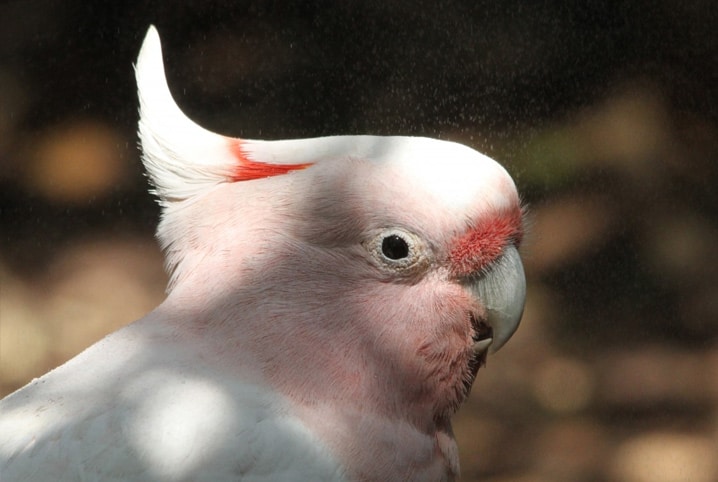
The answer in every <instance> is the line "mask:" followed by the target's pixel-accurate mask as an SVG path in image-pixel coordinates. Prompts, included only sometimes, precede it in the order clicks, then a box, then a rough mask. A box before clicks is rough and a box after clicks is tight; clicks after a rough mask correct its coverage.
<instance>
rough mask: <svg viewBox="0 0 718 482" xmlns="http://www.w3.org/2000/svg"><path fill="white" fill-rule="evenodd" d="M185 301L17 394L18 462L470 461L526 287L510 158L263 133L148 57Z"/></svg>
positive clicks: (355, 465) (279, 468) (96, 475)
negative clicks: (184, 87)
mask: <svg viewBox="0 0 718 482" xmlns="http://www.w3.org/2000/svg"><path fill="white" fill-rule="evenodd" d="M136 75H137V84H138V90H139V99H140V117H141V118H140V122H139V135H140V139H141V144H142V150H143V161H144V165H145V168H146V170H147V173H148V175H149V177H150V179H151V181H152V183H153V185H154V190H155V192H156V194H157V195H158V197H159V200H160V203H161V205H162V218H161V221H160V224H159V227H158V231H157V235H158V238H159V241H160V243H161V245H162V247H163V249H164V251H165V254H166V266H167V269H168V271H169V273H170V282H169V285H168V289H167V298H166V300H165V301H164V302H163V303H162V304H161V305H160V306H159V307H158V308H156V309H155V310H154V311H152V312H151V313H149V314H148V315H146V316H145V317H144V318H142V319H140V320H138V321H136V322H134V323H132V324H130V325H128V326H127V327H125V328H123V329H121V330H119V331H117V332H115V333H112V334H110V335H109V336H107V337H106V338H104V339H103V340H101V341H100V342H98V343H96V344H95V345H93V346H91V347H90V348H88V349H87V350H85V351H84V352H82V353H81V354H79V355H78V356H77V357H75V358H74V359H72V360H70V361H69V362H67V363H65V364H64V365H62V366H60V367H58V368H56V369H54V370H52V371H51V372H49V373H48V374H46V375H44V376H42V377H40V378H38V379H35V380H33V381H32V382H31V383H30V384H29V385H27V386H25V387H24V388H21V389H20V390H18V391H16V392H15V393H13V394H11V395H10V396H8V397H7V398H5V399H4V400H3V401H2V402H1V403H0V478H1V479H2V480H3V481H5V482H10V481H19V480H23V481H29V480H32V481H50V480H52V481H70V480H73V481H75V480H82V481H89V480H103V481H106V480H163V481H180V480H192V481H198V480H202V481H223V480H232V481H237V480H242V481H256V482H261V481H275V480H287V481H297V480H311V481H339V480H347V481H349V480H362V481H369V480H381V481H387V480H391V481H394V480H412V481H446V480H453V479H454V478H455V477H456V476H457V474H458V472H459V464H458V454H457V447H456V443H455V441H454V438H453V435H452V429H451V422H450V419H451V416H452V414H453V413H454V412H455V411H456V409H457V407H458V406H459V405H460V404H461V403H462V401H463V400H464V399H465V398H466V397H467V395H468V393H469V390H470V388H471V385H472V382H473V381H474V378H475V376H476V372H477V370H478V368H479V366H480V365H482V364H483V362H484V361H485V358H486V356H487V353H490V352H493V351H495V350H497V349H498V348H499V347H501V345H503V344H504V343H505V342H506V341H507V339H508V338H509V337H510V336H511V335H512V333H513V332H514V330H515V329H516V328H517V326H518V323H519V320H520V318H521V315H522V311H523V307H524V299H525V277H524V273H523V268H522V265H521V260H520V257H519V253H518V246H519V244H520V242H521V237H522V208H521V203H520V200H519V196H518V194H517V191H516V187H515V185H514V183H513V181H512V179H511V177H510V176H509V175H508V174H507V172H506V171H505V170H504V169H503V168H502V167H501V166H500V165H499V164H498V163H496V162H495V161H493V160H491V159H490V158H488V157H486V156H484V155H482V154H479V153H478V152H476V151H474V150H472V149H470V148H469V147H466V146H463V145H460V144H456V143H452V142H447V141H441V140H434V139H427V138H420V137H378V136H337V137H322V138H316V139H300V140H280V141H256V140H246V139H236V138H229V137H225V136H222V135H219V134H215V133H213V132H210V131H208V130H205V129H203V128H202V127H200V126H198V125H196V124H195V123H194V122H192V121H191V120H190V119H188V118H187V117H186V116H185V115H184V114H183V113H182V112H181V111H180V109H179V108H178V107H177V105H176V104H175V102H174V101H173V99H172V96H171V94H170V91H169V89H168V86H167V82H166V79H165V74H164V68H163V61H162V51H161V46H160V40H159V36H158V34H157V32H156V30H155V29H154V28H153V27H151V28H150V30H149V32H148V34H147V37H146V38H145V41H144V44H143V46H142V49H141V51H140V55H139V58H138V60H137V65H136Z"/></svg>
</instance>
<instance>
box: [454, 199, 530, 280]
mask: <svg viewBox="0 0 718 482" xmlns="http://www.w3.org/2000/svg"><path fill="white" fill-rule="evenodd" d="M521 221H522V213H521V208H520V207H518V206H517V207H515V208H513V209H507V210H502V211H499V212H498V213H495V214H493V215H492V216H489V217H485V218H483V219H481V220H480V221H479V222H478V223H477V224H476V226H474V227H473V228H472V229H470V230H469V231H468V232H466V233H464V234H462V235H461V236H459V237H458V238H457V239H456V241H455V242H454V247H453V248H452V249H451V252H450V253H449V263H450V266H451V272H452V274H453V275H454V276H457V277H461V276H470V275H472V274H476V273H480V272H481V271H482V270H483V269H485V268H486V267H487V266H488V265H489V264H490V263H491V262H492V261H494V260H495V259H496V258H498V257H499V256H500V255H501V253H502V252H503V250H504V248H505V247H506V246H507V245H509V244H514V245H515V246H518V245H519V244H520V243H521V238H522V237H523V228H522V223H521Z"/></svg>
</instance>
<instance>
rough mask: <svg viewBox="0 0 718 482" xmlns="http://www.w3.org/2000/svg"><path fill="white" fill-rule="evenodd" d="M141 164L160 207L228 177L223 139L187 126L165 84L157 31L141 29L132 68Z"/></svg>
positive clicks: (229, 167) (229, 166) (229, 169)
mask: <svg viewBox="0 0 718 482" xmlns="http://www.w3.org/2000/svg"><path fill="white" fill-rule="evenodd" d="M135 74H136V78H137V89H138V95H139V100H140V122H139V134H140V141H141V143H142V151H143V157H142V160H143V162H144V165H145V169H146V170H147V174H148V175H149V177H150V179H151V180H152V183H153V184H154V186H155V192H156V193H157V194H158V195H159V197H160V200H161V203H162V204H163V205H166V204H167V203H169V202H171V201H176V200H182V199H186V198H188V197H191V196H193V195H195V194H198V193H199V192H202V191H204V190H205V189H207V188H208V187H210V186H213V185H216V184H218V183H220V182H224V181H227V180H229V179H230V177H231V174H232V168H233V166H234V165H235V164H236V159H235V158H234V156H233V155H232V153H231V152H230V151H229V149H228V142H229V140H228V139H227V138H225V137H224V136H221V135H219V134H215V133H213V132H210V131H208V130H207V129H204V128H202V127H200V126H199V125H197V124H195V123H194V122H192V121H191V120H190V119H189V118H188V117H187V116H186V115H185V114H184V113H183V112H182V111H181V110H180V108H179V107H178V106H177V104H176V103H175V101H174V99H173V98H172V94H171V93H170V91H169V87H168V86H167V80H166V78H165V71H164V65H163V61H162V47H161V45H160V38H159V35H158V33H157V30H156V29H155V28H154V27H150V28H149V30H148V31H147V36H146V37H145V40H144V43H143V44H142V49H141V51H140V55H139V57H138V58H137V65H136V67H135Z"/></svg>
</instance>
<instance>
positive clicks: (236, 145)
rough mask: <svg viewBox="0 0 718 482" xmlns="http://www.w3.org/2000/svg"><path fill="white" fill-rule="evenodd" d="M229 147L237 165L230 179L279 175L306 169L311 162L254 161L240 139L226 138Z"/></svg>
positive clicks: (237, 179) (239, 179)
mask: <svg viewBox="0 0 718 482" xmlns="http://www.w3.org/2000/svg"><path fill="white" fill-rule="evenodd" d="M228 140H229V149H230V151H231V152H232V154H233V155H234V157H235V158H236V159H237V161H238V162H237V166H236V168H235V170H234V173H233V174H232V181H251V180H253V179H262V178H265V177H272V176H279V175H282V174H287V173H288V172H291V171H297V170H301V169H306V168H307V167H309V166H311V165H312V163H306V164H268V163H264V162H256V161H253V160H251V159H250V158H249V154H248V153H247V152H246V151H245V150H244V148H243V147H242V144H243V141H242V139H228Z"/></svg>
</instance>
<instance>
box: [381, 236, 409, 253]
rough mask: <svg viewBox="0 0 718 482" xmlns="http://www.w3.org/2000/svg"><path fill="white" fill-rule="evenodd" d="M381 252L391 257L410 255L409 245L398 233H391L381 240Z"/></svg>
mask: <svg viewBox="0 0 718 482" xmlns="http://www.w3.org/2000/svg"><path fill="white" fill-rule="evenodd" d="M381 252H382V254H383V255H384V256H386V257H387V258H389V259H403V258H406V257H407V256H409V245H408V244H407V242H406V240H405V239H404V238H402V237H401V236H399V235H398V234H391V235H389V236H387V237H385V238H384V239H383V240H382V241H381Z"/></svg>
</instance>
